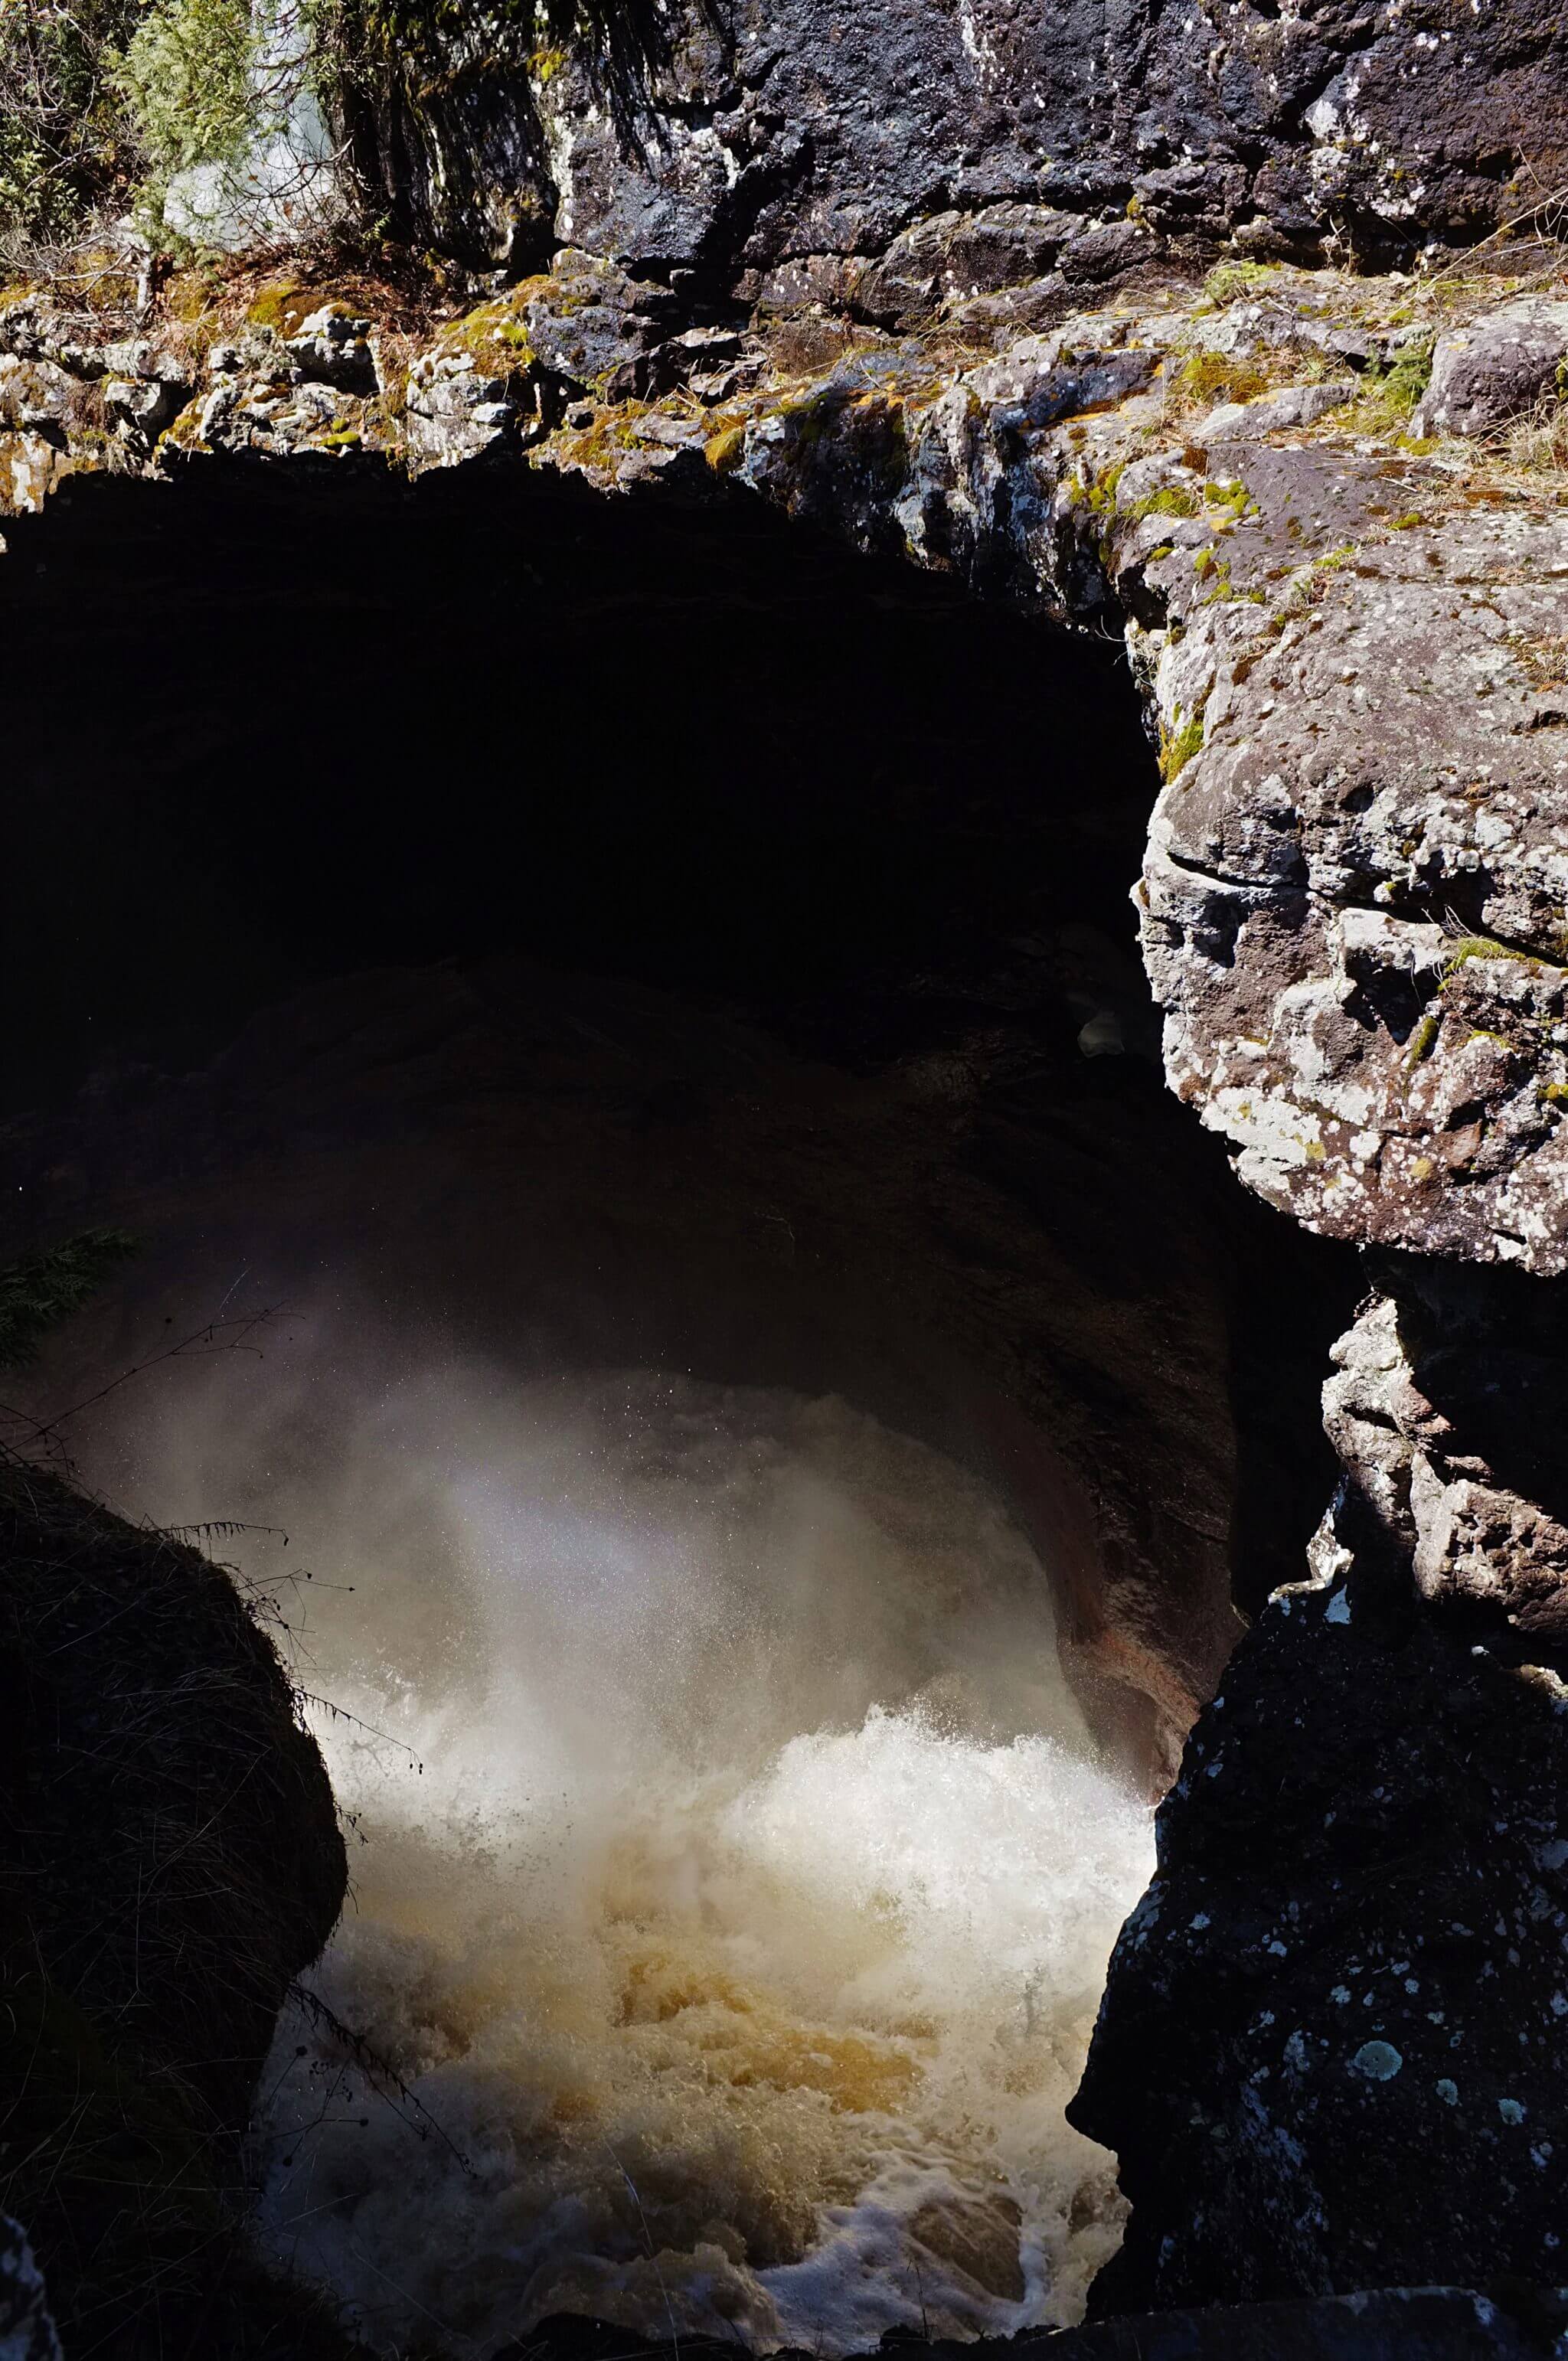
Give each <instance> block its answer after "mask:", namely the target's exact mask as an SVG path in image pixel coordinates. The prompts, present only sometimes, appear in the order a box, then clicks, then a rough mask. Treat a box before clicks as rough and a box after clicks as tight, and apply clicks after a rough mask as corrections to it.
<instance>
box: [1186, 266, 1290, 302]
mask: <svg viewBox="0 0 1568 2361" xmlns="http://www.w3.org/2000/svg"><path fill="white" fill-rule="evenodd" d="M1278 270H1279V265H1278V264H1277V262H1245V261H1241V262H1219V263H1216V264H1215V266H1214V268H1213V269H1212V270H1211V271H1210V273H1209V275H1208V277H1207V279H1205V280H1204V281H1203V292H1204V295H1205V296H1206V297H1207V299H1208V301H1209V302H1211V303H1213V304H1216V305H1218V304H1224V303H1234V302H1236V301H1237V299H1238V298H1239V297H1240V296H1243V295H1250V294H1253V293H1254V292H1255V291H1256V290H1257V289H1258V288H1259V287H1264V286H1266V285H1267V283H1268V281H1269V280H1271V279H1273V278H1276V277H1277V275H1278Z"/></svg>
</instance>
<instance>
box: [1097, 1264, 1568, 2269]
mask: <svg viewBox="0 0 1568 2361" xmlns="http://www.w3.org/2000/svg"><path fill="white" fill-rule="evenodd" d="M1384 1276H1385V1280H1386V1288H1385V1291H1383V1292H1380V1293H1378V1294H1376V1295H1375V1296H1374V1297H1373V1298H1372V1299H1371V1300H1370V1301H1368V1303H1367V1304H1366V1305H1365V1307H1364V1309H1363V1311H1362V1312H1361V1314H1360V1316H1359V1318H1358V1319H1357V1321H1356V1323H1355V1325H1354V1327H1353V1328H1352V1329H1351V1330H1350V1331H1349V1332H1348V1334H1346V1335H1344V1336H1343V1337H1342V1338H1341V1339H1340V1341H1339V1343H1338V1345H1336V1346H1335V1348H1334V1353H1333V1359H1334V1363H1335V1374H1334V1375H1333V1376H1332V1378H1330V1379H1329V1381H1328V1383H1327V1384H1326V1385H1325V1387H1324V1389H1323V1411H1324V1425H1325V1428H1326V1431H1327V1433H1328V1436H1329V1439H1330V1441H1331V1443H1332V1444H1333V1447H1334V1449H1335V1452H1336V1454H1337V1455H1338V1457H1339V1461H1340V1465H1341V1469H1342V1476H1341V1480H1340V1483H1339V1486H1338V1488H1337V1490H1336V1492H1335V1494H1334V1497H1333V1500H1332V1504H1331V1507H1330V1509H1329V1511H1328V1513H1327V1514H1326V1516H1325V1517H1324V1520H1323V1523H1322V1526H1321V1529H1320V1531H1319V1532H1318V1534H1317V1536H1316V1537H1315V1540H1314V1542H1313V1543H1312V1545H1311V1548H1310V1552H1309V1567H1308V1570H1307V1574H1306V1576H1305V1578H1304V1579H1303V1580H1302V1581H1300V1582H1299V1583H1295V1584H1290V1585H1288V1586H1286V1587H1284V1588H1283V1589H1282V1590H1280V1591H1278V1592H1277V1593H1276V1595H1275V1597H1274V1598H1273V1599H1272V1600H1271V1601H1270V1603H1269V1605H1268V1607H1267V1609H1266V1611H1265V1613H1264V1615H1263V1616H1262V1618H1261V1619H1260V1620H1259V1621H1258V1623H1257V1624H1256V1625H1255V1628H1254V1629H1253V1631H1251V1632H1250V1633H1249V1634H1248V1636H1247V1638H1246V1639H1245V1641H1244V1642H1243V1643H1242V1645H1241V1647H1240V1648H1239V1649H1238V1650H1237V1652H1236V1653H1235V1655H1234V1657H1233V1658H1232V1661H1231V1663H1230V1664H1229V1665H1228V1666H1227V1667H1226V1671H1225V1675H1224V1679H1223V1694H1222V1695H1221V1696H1220V1697H1216V1698H1215V1699H1214V1701H1213V1703H1212V1705H1211V1706H1210V1707H1209V1708H1208V1709H1207V1711H1206V1712H1205V1713H1204V1714H1203V1716H1202V1717H1201V1719H1200V1721H1199V1723H1198V1725H1197V1727H1196V1729H1195V1730H1194V1732H1193V1735H1192V1738H1191V1741H1190V1744H1189V1747H1188V1751H1187V1753H1186V1756H1185V1757H1184V1760H1183V1763H1182V1768H1181V1774H1180V1777H1179V1780H1178V1782H1177V1784H1176V1786H1175V1788H1174V1789H1173V1791H1172V1793H1171V1795H1169V1797H1168V1799H1167V1801H1166V1803H1165V1805H1164V1806H1162V1807H1161V1811H1160V1815H1159V1820H1158V1861H1159V1866H1158V1870H1157V1874H1156V1877H1155V1880H1154V1883H1152V1885H1151V1886H1150V1887H1149V1889H1148V1892H1147V1893H1146V1895H1145V1896H1144V1899H1143V1900H1142V1902H1141V1903H1140V1904H1139V1905H1138V1908H1137V1909H1136V1911H1135V1913H1134V1915H1133V1916H1132V1918H1131V1919H1129V1921H1128V1923H1127V1926H1126V1927H1125V1928H1124V1931H1123V1934H1122V1938H1121V1940H1120V1942H1119V1944H1118V1946H1117V1949H1116V1954H1115V1958H1114V1960H1113V1964H1112V1971H1111V1977H1110V1982H1109V1984H1108V1986H1107V1992H1106V1997H1105V2001H1104V2004H1103V2006H1102V2012H1101V2019H1100V2024H1099V2026H1098V2029H1097V2031H1096V2034H1095V2038H1094V2044H1093V2048H1092V2050H1091V2056H1090V2060H1089V2065H1088V2069H1087V2071H1086V2073H1085V2077H1084V2081H1083V2084H1082V2087H1081V2090H1080V2094H1079V2096H1078V2098H1077V2100H1076V2101H1075V2102H1074V2107H1073V2115H1074V2120H1075V2121H1077V2122H1078V2123H1079V2124H1080V2126H1081V2127H1082V2128H1083V2129H1085V2130H1088V2131H1090V2132H1091V2133H1092V2134H1093V2136H1095V2137H1097V2138H1101V2139H1103V2140H1105V2141H1107V2142H1108V2143H1109V2144H1110V2145H1111V2146H1113V2147H1115V2148H1116V2149H1117V2151H1118V2154H1119V2157H1120V2169H1121V2180H1122V2186H1123V2188H1124V2191H1125V2192H1126V2193H1127V2194H1128V2196H1130V2197H1131V2198H1132V2200H1133V2205H1134V2212H1133V2217H1132V2223H1131V2226H1130V2229H1129V2232H1128V2235H1127V2239H1126V2242H1125V2244H1124V2248H1123V2251H1122V2253H1121V2254H1120V2255H1119V2256H1118V2257H1116V2259H1115V2260H1114V2261H1113V2263H1112V2264H1111V2265H1110V2266H1109V2267H1108V2268H1107V2269H1106V2271H1105V2272H1104V2273H1103V2274H1102V2277H1101V2279H1100V2280H1099V2281H1097V2283H1096V2292H1095V2298H1094V2302H1095V2306H1096V2308H1097V2309H1098V2310H1100V2311H1102V2312H1116V2311H1119V2310H1135V2309H1136V2308H1138V2307H1139V2306H1141V2305H1145V2304H1148V2305H1164V2304H1172V2305H1175V2304H1183V2303H1201V2302H1210V2301H1234V2300H1235V2299H1237V2298H1239V2297H1248V2298H1261V2297H1266V2296H1283V2295H1285V2294H1287V2293H1294V2294H1299V2295H1309V2294H1322V2293H1327V2292H1331V2291H1339V2290H1353V2289H1355V2288H1359V2287H1376V2286H1384V2285H1391V2284H1394V2283H1397V2282H1401V2281H1404V2282H1414V2281H1418V2280H1423V2279H1432V2278H1435V2277H1436V2276H1437V2275H1438V2274H1440V2273H1441V2272H1442V2271H1443V2270H1444V2269H1447V2270H1449V2271H1452V2272H1456V2273H1458V2274H1459V2275H1460V2276H1461V2277H1464V2278H1466V2279H1469V2278H1472V2277H1474V2279H1475V2284H1480V2283H1481V2282H1482V2281H1483V2280H1485V2281H1486V2282H1487V2283H1488V2284H1491V2283H1494V2282H1497V2281H1499V2280H1501V2279H1505V2278H1508V2277H1509V2276H1515V2277H1517V2278H1519V2279H1522V2280H1531V2281H1534V2282H1536V2283H1538V2284H1539V2283H1546V2282H1550V2281H1552V2280H1554V2279H1558V2278H1559V2277H1560V2276H1561V2274H1562V2271H1563V2260H1562V2256H1563V2246H1562V2241H1563V2237H1564V2236H1565V2235H1568V2230H1565V2228H1564V2225H1563V2221H1562V2217H1561V2209H1560V2199H1559V2191H1560V2188H1561V2180H1560V2176H1559V2174H1558V2171H1557V2163H1556V2160H1557V2159H1558V2158H1561V2157H1562V2155H1563V2153H1564V2142H1565V2141H1568V1686H1564V1683H1563V1678H1562V1677H1561V1675H1562V1673H1563V1669H1564V1664H1565V1661H1568V1660H1565V1658H1564V1655H1563V1642H1564V1639H1565V1638H1568V1532H1565V1530H1564V1525H1563V1516H1564V1510H1565V1509H1568V1499H1565V1495H1564V1489H1563V1476H1562V1466H1561V1461H1562V1452H1561V1438H1562V1433H1563V1419H1564V1412H1565V1410H1568V1350H1565V1349H1564V1347H1565V1344H1568V1297H1565V1296H1564V1292H1563V1286H1562V1284H1561V1283H1557V1284H1553V1285H1551V1286H1542V1285H1541V1283H1540V1282H1539V1281H1536V1282H1530V1281H1521V1280H1519V1279H1517V1278H1516V1277H1514V1276H1513V1275H1512V1274H1508V1273H1499V1272H1488V1271H1486V1270H1484V1269H1480V1270H1475V1271H1471V1272H1453V1271H1451V1270H1445V1269H1444V1268H1442V1266H1441V1265H1432V1264H1418V1263H1413V1262H1409V1261H1407V1260H1405V1259H1403V1258H1400V1259H1398V1260H1391V1261H1390V1262H1389V1264H1388V1265H1387V1268H1386V1270H1385V1274H1384Z"/></svg>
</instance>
